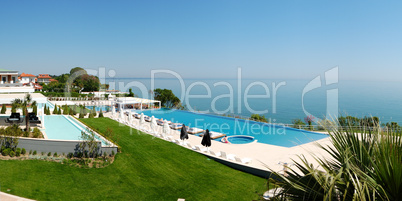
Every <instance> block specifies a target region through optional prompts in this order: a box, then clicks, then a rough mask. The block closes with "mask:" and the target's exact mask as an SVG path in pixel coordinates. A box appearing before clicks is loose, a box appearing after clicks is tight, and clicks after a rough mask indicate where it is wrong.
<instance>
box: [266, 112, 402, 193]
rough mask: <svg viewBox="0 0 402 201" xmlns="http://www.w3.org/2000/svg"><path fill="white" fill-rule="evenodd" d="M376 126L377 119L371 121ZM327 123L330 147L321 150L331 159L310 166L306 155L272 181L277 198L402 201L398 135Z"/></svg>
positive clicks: (401, 138) (401, 149) (401, 148)
mask: <svg viewBox="0 0 402 201" xmlns="http://www.w3.org/2000/svg"><path fill="white" fill-rule="evenodd" d="M369 121H370V122H375V121H376V119H372V120H369ZM337 123H338V122H331V124H330V125H327V126H326V128H327V131H328V133H329V137H330V139H331V142H332V145H329V146H320V145H319V146H320V147H321V148H322V149H323V150H324V151H325V152H327V153H329V154H330V155H331V157H332V158H318V157H315V160H316V162H317V163H318V164H319V168H318V167H313V166H312V164H311V163H309V162H308V161H307V159H306V158H305V157H304V156H299V158H300V159H301V162H296V161H294V163H295V166H296V168H295V169H291V170H290V171H289V172H287V173H288V174H287V175H286V176H285V175H282V174H280V173H277V172H273V174H274V175H275V176H276V177H277V179H276V180H273V179H270V182H274V183H275V186H276V187H280V188H278V189H280V190H279V193H278V195H277V196H276V197H275V198H274V199H276V200H398V198H399V199H400V198H401V197H402V135H401V133H400V132H399V131H394V130H391V131H387V132H383V131H381V129H379V127H378V125H376V126H377V129H374V130H373V129H372V128H368V127H363V130H362V131H359V133H357V132H356V131H355V129H353V127H352V125H351V124H348V126H346V127H338V126H337V125H338V124H337Z"/></svg>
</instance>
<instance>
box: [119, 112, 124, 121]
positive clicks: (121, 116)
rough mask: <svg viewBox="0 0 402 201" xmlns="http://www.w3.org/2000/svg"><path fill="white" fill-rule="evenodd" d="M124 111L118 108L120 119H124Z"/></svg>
mask: <svg viewBox="0 0 402 201" xmlns="http://www.w3.org/2000/svg"><path fill="white" fill-rule="evenodd" d="M123 113H124V111H123V110H120V120H121V121H124V115H123Z"/></svg>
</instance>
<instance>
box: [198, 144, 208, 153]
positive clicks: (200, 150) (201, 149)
mask: <svg viewBox="0 0 402 201" xmlns="http://www.w3.org/2000/svg"><path fill="white" fill-rule="evenodd" d="M195 150H197V151H199V152H207V151H208V149H207V148H203V147H200V145H195Z"/></svg>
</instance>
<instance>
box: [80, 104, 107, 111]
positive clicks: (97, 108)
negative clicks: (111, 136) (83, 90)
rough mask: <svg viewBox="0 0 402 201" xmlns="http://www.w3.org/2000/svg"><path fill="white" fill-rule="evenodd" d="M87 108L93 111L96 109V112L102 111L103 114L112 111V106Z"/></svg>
mask: <svg viewBox="0 0 402 201" xmlns="http://www.w3.org/2000/svg"><path fill="white" fill-rule="evenodd" d="M85 107H86V108H88V109H90V110H92V109H93V108H94V107H95V110H96V111H97V112H99V111H100V110H101V109H102V112H106V111H109V110H110V106H107V105H102V106H85Z"/></svg>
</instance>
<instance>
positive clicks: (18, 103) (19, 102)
mask: <svg viewBox="0 0 402 201" xmlns="http://www.w3.org/2000/svg"><path fill="white" fill-rule="evenodd" d="M11 104H12V105H13V107H15V108H22V109H23V110H24V112H25V114H26V115H25V123H26V124H25V125H26V131H28V132H29V131H30V130H29V115H28V107H29V106H32V105H36V101H32V97H31V95H30V94H27V95H26V96H25V98H24V99H19V98H16V99H14V100H13V101H12V102H11Z"/></svg>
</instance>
